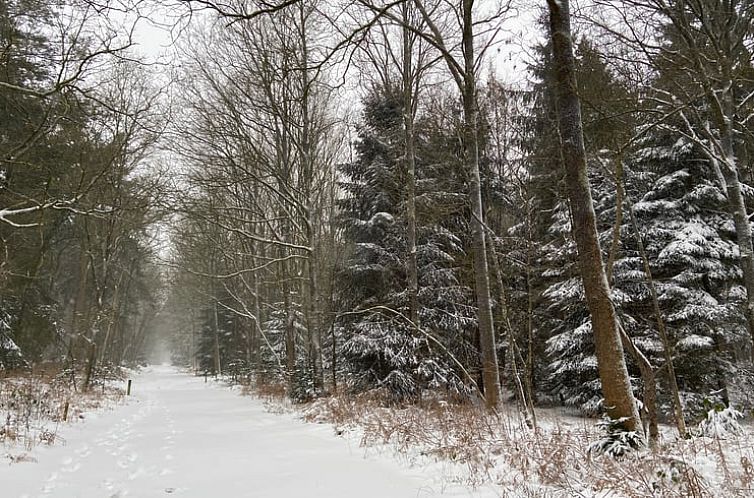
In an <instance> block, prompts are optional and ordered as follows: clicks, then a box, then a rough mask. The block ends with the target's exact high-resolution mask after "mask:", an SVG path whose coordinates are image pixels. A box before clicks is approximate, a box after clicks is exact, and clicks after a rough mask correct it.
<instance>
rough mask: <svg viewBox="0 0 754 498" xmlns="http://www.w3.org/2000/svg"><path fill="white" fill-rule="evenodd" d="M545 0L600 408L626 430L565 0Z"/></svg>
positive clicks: (631, 405)
mask: <svg viewBox="0 0 754 498" xmlns="http://www.w3.org/2000/svg"><path fill="white" fill-rule="evenodd" d="M547 4H548V6H549V10H550V35H551V37H552V45H553V59H554V62H555V71H556V76H555V77H556V80H555V83H556V88H557V99H556V100H557V108H558V128H559V131H560V140H561V154H562V159H563V166H564V169H565V176H566V185H567V189H568V197H569V199H570V203H571V211H572V216H573V236H574V239H575V240H576V246H577V249H578V255H579V268H580V270H581V278H582V281H583V284H584V291H585V294H586V301H587V305H588V307H589V312H590V314H591V319H592V330H593V333H594V342H595V349H596V354H597V363H598V368H599V375H600V381H601V382H602V393H603V395H604V398H605V408H606V410H607V413H608V416H610V418H612V419H616V420H617V419H623V420H624V422H623V423H622V424H621V425H623V427H624V428H625V429H626V430H637V429H638V428H639V425H640V419H639V412H638V410H637V406H636V400H635V399H634V396H633V393H632V392H631V382H630V379H629V376H628V370H627V368H626V361H625V358H624V354H623V346H622V345H621V339H620V333H619V330H618V321H617V317H616V314H615V308H614V307H613V303H612V301H611V300H610V290H609V287H608V284H607V278H606V276H605V270H604V266H603V263H602V253H601V250H600V244H599V240H598V236H597V224H596V219H595V214H594V206H593V205H592V195H591V191H590V188H589V178H588V176H587V167H586V151H585V150H584V135H583V130H582V122H581V104H580V102H579V97H578V95H577V93H576V74H575V61H574V55H573V45H572V41H571V21H570V12H569V3H568V0H560V1H557V0H548V1H547Z"/></svg>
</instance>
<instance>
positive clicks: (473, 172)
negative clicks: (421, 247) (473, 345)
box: [462, 0, 500, 409]
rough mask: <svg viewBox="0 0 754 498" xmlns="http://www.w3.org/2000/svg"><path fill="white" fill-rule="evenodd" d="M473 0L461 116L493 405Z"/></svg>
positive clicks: (468, 6) (487, 391) (495, 382)
mask: <svg viewBox="0 0 754 498" xmlns="http://www.w3.org/2000/svg"><path fill="white" fill-rule="evenodd" d="M473 5H474V1H473V0H463V47H464V51H463V53H464V74H463V82H464V88H463V89H462V99H463V116H464V155H465V161H466V165H467V168H468V172H469V176H470V182H469V183H470V184H469V197H470V199H471V212H472V217H471V232H472V237H473V252H474V284H475V289H476V300H477V307H478V320H479V349H480V355H481V360H482V379H483V380H482V381H483V386H484V399H485V402H486V404H487V407H488V408H490V409H494V408H496V407H497V405H498V404H499V403H500V372H499V369H498V359H497V348H496V346H495V325H494V322H493V321H492V300H491V297H490V277H489V266H488V263H487V244H486V241H485V227H484V207H483V205H482V187H481V184H482V182H481V175H480V172H479V135H478V124H479V123H478V121H479V111H478V108H477V101H476V98H477V95H476V71H475V67H474V29H473V16H472V7H473Z"/></svg>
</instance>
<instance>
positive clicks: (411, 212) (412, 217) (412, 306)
mask: <svg viewBox="0 0 754 498" xmlns="http://www.w3.org/2000/svg"><path fill="white" fill-rule="evenodd" d="M401 9H402V11H401V13H402V16H403V23H404V24H403V29H402V36H403V65H402V67H401V73H402V74H401V76H402V82H403V133H404V140H405V142H406V151H405V153H406V156H405V157H406V221H407V227H406V232H407V233H406V238H407V242H408V261H407V264H406V265H407V268H406V270H407V271H406V273H407V274H408V296H409V303H408V304H409V318H410V319H411V321H412V322H413V323H414V325H415V326H416V327H420V326H421V324H420V323H419V269H418V267H417V263H416V157H415V156H416V152H415V143H414V93H413V82H414V78H413V77H412V74H411V73H412V71H411V57H412V51H411V45H412V44H411V31H410V29H409V18H408V2H405V3H403V5H402V6H401Z"/></svg>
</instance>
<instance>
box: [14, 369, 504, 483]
mask: <svg viewBox="0 0 754 498" xmlns="http://www.w3.org/2000/svg"><path fill="white" fill-rule="evenodd" d="M59 435H60V436H62V438H63V440H64V441H65V443H62V442H58V443H57V444H56V445H54V446H51V447H45V446H37V447H35V448H34V449H33V450H32V451H31V452H29V453H28V455H26V456H25V457H24V458H21V459H20V460H23V461H16V462H14V463H10V462H11V460H10V459H9V458H6V459H4V463H3V464H2V465H0V483H1V484H0V495H1V496H2V497H8V498H15V497H29V498H31V497H40V496H44V497H47V496H54V497H87V498H103V497H125V496H130V497H155V496H181V497H256V498H267V497H276V498H289V497H295V498H298V497H304V496H307V497H314V498H316V497H323V498H325V497H326V498H340V497H342V498H353V497H359V498H372V497H373V498H403V497H405V498H413V497H416V498H421V497H430V496H453V497H459V496H463V497H479V498H487V497H492V496H497V493H496V492H495V491H494V490H493V489H486V490H476V491H472V490H470V489H468V488H465V487H462V486H455V485H451V484H450V483H448V482H447V479H445V478H444V477H443V476H442V472H443V466H442V465H441V464H432V463H430V464H427V465H426V466H414V467H411V468H409V467H407V466H405V465H401V464H400V463H399V462H397V461H395V460H394V459H393V458H391V457H388V456H380V455H379V454H375V452H372V451H370V452H365V450H364V449H362V448H360V447H359V446H358V444H356V443H355V442H353V441H351V440H349V439H348V438H342V437H337V436H336V435H335V434H334V431H333V429H332V427H331V426H328V425H318V424H306V423H304V422H302V421H300V420H298V419H297V418H296V417H295V416H294V415H292V414H283V415H280V414H272V413H269V412H268V411H267V410H266V409H265V406H264V404H263V402H262V401H260V400H258V399H255V398H250V397H241V396H238V395H237V394H236V393H234V392H232V391H229V390H228V389H227V388H224V387H221V386H218V385H217V384H215V383H212V382H210V383H205V382H204V380H203V379H201V378H196V377H192V376H189V375H186V374H184V373H182V372H180V371H178V370H176V369H174V368H171V367H167V366H161V367H150V368H148V369H145V370H144V371H142V373H140V374H139V375H137V376H136V377H135V378H134V383H133V395H132V396H131V398H129V400H128V402H127V403H126V404H124V405H121V406H117V407H114V408H113V409H112V410H109V411H106V410H103V411H99V412H94V413H88V414H87V415H86V417H85V421H84V423H80V424H77V425H73V426H67V427H63V428H61V430H60V432H59ZM5 452H6V453H9V454H11V455H12V456H14V457H15V458H16V459H17V458H18V457H19V454H21V453H24V452H22V451H20V450H19V449H12V448H10V449H8V448H6V450H5Z"/></svg>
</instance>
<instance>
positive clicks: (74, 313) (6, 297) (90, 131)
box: [0, 1, 161, 385]
mask: <svg viewBox="0 0 754 498" xmlns="http://www.w3.org/2000/svg"><path fill="white" fill-rule="evenodd" d="M103 8H105V10H107V9H108V7H107V6H103ZM110 28H112V26H109V25H108V21H107V19H105V18H104V17H100V14H99V13H96V12H95V11H93V10H92V9H90V8H87V7H86V6H81V5H77V4H76V5H74V4H71V5H58V4H56V5H52V4H48V3H45V2H41V1H34V2H15V1H10V2H3V3H2V4H1V5H0V40H1V41H2V47H3V50H2V51H1V52H0V61H1V62H2V63H1V64H0V68H1V69H0V113H2V121H1V122H0V137H1V139H0V239H1V240H2V254H3V256H2V258H1V260H2V263H0V301H1V302H2V306H1V308H2V315H3V316H2V320H1V321H0V365H3V366H5V367H13V366H20V365H21V364H25V363H29V362H36V361H39V360H41V359H47V360H61V359H63V358H68V361H69V362H70V364H71V365H72V366H77V365H78V366H81V365H84V364H86V365H88V370H89V372H90V373H91V371H92V369H93V368H94V366H95V363H97V361H98V360H100V361H106V362H110V361H112V362H116V363H120V362H121V361H133V360H135V359H137V358H139V357H140V355H141V353H142V351H141V350H140V348H139V346H140V344H142V343H143V341H144V339H145V329H146V322H147V321H148V320H149V318H150V317H151V316H152V315H153V314H154V311H153V309H152V308H153V306H154V302H155V298H156V296H155V294H154V292H156V289H155V285H154V284H155V273H156V269H155V268H154V267H150V266H149V261H148V260H147V257H148V256H149V255H150V254H151V248H150V247H149V237H148V234H147V228H148V225H149V224H150V223H152V222H153V221H154V213H155V211H154V209H153V205H154V196H155V195H156V191H155V189H156V187H157V183H156V182H155V180H154V179H149V178H147V177H146V176H139V175H138V174H137V169H138V168H139V166H140V164H141V162H142V160H143V159H144V157H145V155H146V154H147V153H148V152H149V151H150V149H151V148H152V147H153V146H154V143H155V139H156V137H157V136H158V135H159V130H160V126H161V123H160V121H159V120H157V119H155V114H154V112H155V101H156V99H157V95H158V93H157V92H155V91H154V90H153V89H152V88H150V87H149V86H148V85H147V84H146V83H145V77H144V75H143V74H141V75H140V72H139V71H138V68H137V66H136V65H135V64H133V63H130V62H127V61H125V60H123V59H121V56H125V55H126V49H127V48H128V46H129V45H130V39H129V37H128V35H127V34H125V33H122V32H120V31H117V30H115V29H110ZM98 30H102V33H99V34H100V35H101V36H94V34H96V33H98ZM85 33H90V34H91V35H92V36H88V35H86V34H85ZM89 377H90V376H88V377H87V379H85V380H84V381H83V384H85V385H86V384H88V379H89Z"/></svg>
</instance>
